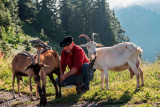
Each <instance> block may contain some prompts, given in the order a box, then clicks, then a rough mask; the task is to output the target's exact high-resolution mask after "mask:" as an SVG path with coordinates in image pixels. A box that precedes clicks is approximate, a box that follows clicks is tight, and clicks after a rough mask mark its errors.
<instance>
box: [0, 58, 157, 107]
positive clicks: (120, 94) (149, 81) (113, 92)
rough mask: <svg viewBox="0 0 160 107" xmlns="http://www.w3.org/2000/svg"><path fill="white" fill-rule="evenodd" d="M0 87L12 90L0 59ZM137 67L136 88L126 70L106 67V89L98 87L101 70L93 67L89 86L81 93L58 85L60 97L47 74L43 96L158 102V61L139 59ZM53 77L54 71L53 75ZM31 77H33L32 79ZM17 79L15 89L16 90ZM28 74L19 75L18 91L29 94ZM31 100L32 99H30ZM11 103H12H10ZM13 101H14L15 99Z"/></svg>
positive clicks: (144, 104)
mask: <svg viewBox="0 0 160 107" xmlns="http://www.w3.org/2000/svg"><path fill="white" fill-rule="evenodd" d="M0 63H1V64H0V86H1V87H0V90H3V91H12V70H11V64H10V63H11V62H10V61H8V60H7V61H6V60H1V62H0ZM141 68H142V70H143V73H144V82H145V86H144V87H140V88H139V89H137V90H136V76H134V77H133V79H130V74H129V71H128V70H125V71H123V72H113V71H109V86H110V90H106V85H104V89H101V72H100V71H99V70H96V71H95V74H94V79H93V80H92V81H91V83H90V90H89V91H87V92H85V93H81V94H71V95H67V96H66V95H64V93H63V88H62V96H63V97H62V98H60V99H55V90H54V86H53V84H52V83H51V81H50V80H49V78H47V90H46V92H47V99H48V103H54V104H61V103H63V104H69V103H81V102H85V101H87V102H92V101H94V102H96V103H97V104H102V105H104V106H122V107H127V106H138V107H150V106H160V85H159V84H160V83H159V82H160V65H159V63H158V62H154V63H142V64H141ZM54 77H55V78H56V75H54ZM32 81H33V80H32ZM16 83H17V82H16V81H15V90H16V93H17V84H16ZM32 83H33V95H34V96H35V88H34V87H35V83H34V82H32ZM28 84H29V83H28V78H27V77H23V81H22V82H21V86H20V87H21V89H20V90H21V93H25V94H26V95H28V96H29V93H30V91H29V85H28ZM26 103H28V102H26ZM30 103H32V101H31V102H30ZM12 105H14V104H12ZM16 105H17V103H16Z"/></svg>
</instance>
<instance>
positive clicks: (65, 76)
mask: <svg viewBox="0 0 160 107" xmlns="http://www.w3.org/2000/svg"><path fill="white" fill-rule="evenodd" d="M76 72H77V69H76V68H72V69H71V70H70V71H69V72H67V73H66V74H64V75H62V76H61V82H62V81H63V80H64V79H66V78H67V77H69V76H71V75H74V74H76Z"/></svg>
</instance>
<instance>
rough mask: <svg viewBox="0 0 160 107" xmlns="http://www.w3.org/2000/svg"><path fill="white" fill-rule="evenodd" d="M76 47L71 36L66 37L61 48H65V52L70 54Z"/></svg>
mask: <svg viewBox="0 0 160 107" xmlns="http://www.w3.org/2000/svg"><path fill="white" fill-rule="evenodd" d="M73 46H74V42H73V37H71V36H66V37H65V38H64V39H63V40H62V41H61V42H60V47H64V50H65V51H66V52H67V53H70V52H71V50H72V48H73Z"/></svg>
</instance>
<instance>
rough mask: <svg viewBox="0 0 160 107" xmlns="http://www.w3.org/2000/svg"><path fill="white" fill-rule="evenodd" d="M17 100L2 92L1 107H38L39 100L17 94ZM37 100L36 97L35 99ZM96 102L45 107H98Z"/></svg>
mask: <svg viewBox="0 0 160 107" xmlns="http://www.w3.org/2000/svg"><path fill="white" fill-rule="evenodd" d="M15 96H16V99H13V96H12V93H11V92H7V91H0V107H17V106H18V107H38V106H39V105H38V104H39V100H37V101H30V98H29V96H28V95H25V94H22V96H21V97H18V94H15ZM33 99H35V97H33ZM97 106H98V105H97V104H96V103H95V102H83V103H69V104H48V105H47V106H45V107H97Z"/></svg>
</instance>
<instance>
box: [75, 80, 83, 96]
mask: <svg viewBox="0 0 160 107" xmlns="http://www.w3.org/2000/svg"><path fill="white" fill-rule="evenodd" d="M76 91H77V94H80V93H81V92H82V83H78V84H77V85H76Z"/></svg>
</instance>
